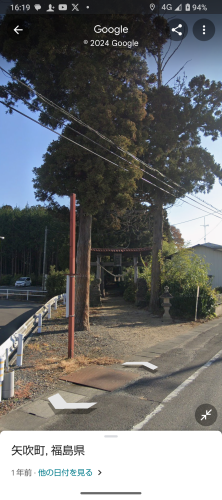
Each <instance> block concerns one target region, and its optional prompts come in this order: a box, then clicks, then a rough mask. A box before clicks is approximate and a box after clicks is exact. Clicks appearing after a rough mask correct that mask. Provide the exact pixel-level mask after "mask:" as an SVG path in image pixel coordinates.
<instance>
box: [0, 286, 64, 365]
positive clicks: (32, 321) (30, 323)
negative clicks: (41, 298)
mask: <svg viewBox="0 0 222 500" xmlns="http://www.w3.org/2000/svg"><path fill="white" fill-rule="evenodd" d="M61 299H63V301H64V302H65V294H62V295H56V296H55V297H53V298H52V299H50V300H49V301H48V302H47V303H46V304H44V306H42V307H40V309H38V311H37V312H36V313H35V314H33V315H32V316H31V317H30V318H29V319H28V320H27V321H26V322H25V323H23V325H22V326H20V328H18V330H16V331H15V332H14V333H13V334H12V335H11V336H10V337H9V338H8V339H7V340H6V341H5V342H4V343H3V344H2V345H1V346H0V356H1V357H2V356H3V357H4V358H5V359H6V349H8V356H11V355H12V353H14V352H15V351H16V349H17V347H18V339H19V334H23V339H26V338H27V336H28V334H29V333H30V330H32V328H33V327H35V326H37V325H38V324H39V322H40V323H41V320H40V315H41V318H42V317H44V316H45V315H46V314H47V312H48V313H49V309H51V306H52V305H53V304H55V309H57V301H58V300H61ZM49 317H50V316H49Z"/></svg>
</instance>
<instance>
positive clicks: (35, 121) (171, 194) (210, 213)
mask: <svg viewBox="0 0 222 500" xmlns="http://www.w3.org/2000/svg"><path fill="white" fill-rule="evenodd" d="M0 103H1V104H3V105H4V106H6V107H7V108H10V109H12V110H13V111H15V112H16V113H19V114H20V115H22V116H24V117H26V118H28V119H29V120H31V121H33V122H34V123H37V125H40V126H41V127H43V128H45V129H47V130H49V131H50V132H53V133H54V134H56V135H58V136H60V137H63V138H64V139H67V140H68V141H70V142H72V143H73V144H75V145H76V146H79V147H81V148H83V149H85V150H86V151H89V152H90V153H93V154H94V155H96V156H98V157H99V158H102V159H103V160H105V161H107V162H109V163H112V164H113V165H115V166H116V167H119V168H122V169H123V170H126V171H127V169H125V168H123V167H121V166H120V165H118V164H117V163H114V162H112V161H111V160H108V159H107V158H105V157H103V156H101V155H99V154H97V153H95V152H94V151H92V150H90V149H89V148H86V147H85V146H83V145H81V144H79V143H78V142H76V141H73V140H72V139H70V138H69V137H66V136H65V135H63V134H59V132H56V131H55V130H53V129H51V128H50V127H47V126H46V125H43V124H42V123H40V122H38V121H37V120H35V119H34V118H31V117H30V116H28V115H26V114H25V113H22V112H21V111H19V110H18V109H15V108H14V107H13V106H10V105H9V104H6V103H4V102H3V101H0ZM141 179H142V180H143V181H144V182H147V183H148V184H151V185H152V186H154V187H156V188H157V189H160V190H161V191H163V192H165V193H167V194H169V195H170V196H174V198H176V199H178V197H177V196H176V195H174V194H173V193H169V191H166V189H163V188H161V187H160V186H157V185H156V184H154V183H153V182H151V181H148V180H147V179H145V178H144V177H141ZM158 180H159V179H158ZM183 201H184V203H187V204H188V205H190V206H192V207H194V208H197V209H198V210H201V212H203V211H204V210H203V209H202V208H199V207H197V206H195V205H193V204H192V203H189V202H188V201H186V200H183ZM192 201H194V200H192ZM205 210H206V209H205ZM207 214H208V215H214V216H215V217H217V218H218V219H222V217H219V216H218V215H216V214H215V213H212V212H207Z"/></svg>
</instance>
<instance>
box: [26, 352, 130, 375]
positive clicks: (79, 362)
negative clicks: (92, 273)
mask: <svg viewBox="0 0 222 500" xmlns="http://www.w3.org/2000/svg"><path fill="white" fill-rule="evenodd" d="M122 362H123V360H122V359H116V358H111V357H108V356H101V357H97V358H91V357H89V356H84V355H83V354H81V355H80V356H76V357H75V358H73V359H67V358H66V359H61V358H58V357H54V358H46V359H45V360H44V363H43V362H42V363H38V364H36V365H35V369H36V370H62V371H63V372H64V373H70V372H74V371H76V370H79V369H80V368H83V367H84V366H88V365H113V364H115V363H122Z"/></svg>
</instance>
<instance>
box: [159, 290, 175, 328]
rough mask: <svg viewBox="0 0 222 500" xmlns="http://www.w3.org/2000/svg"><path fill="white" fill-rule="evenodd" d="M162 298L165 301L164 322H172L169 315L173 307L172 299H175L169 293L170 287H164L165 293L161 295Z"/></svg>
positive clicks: (163, 304) (163, 303)
mask: <svg viewBox="0 0 222 500" xmlns="http://www.w3.org/2000/svg"><path fill="white" fill-rule="evenodd" d="M160 298H161V299H163V302H162V306H163V307H164V313H163V318H162V321H164V322H165V321H168V322H169V321H170V322H171V321H172V318H171V316H170V313H169V309H170V307H171V303H170V299H172V298H173V295H171V294H170V293H169V287H168V286H165V287H164V293H163V294H162V295H160Z"/></svg>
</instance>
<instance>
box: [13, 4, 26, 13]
mask: <svg viewBox="0 0 222 500" xmlns="http://www.w3.org/2000/svg"><path fill="white" fill-rule="evenodd" d="M10 7H11V9H12V10H13V11H16V12H21V11H25V10H30V8H31V7H30V5H29V4H26V5H24V4H23V5H19V4H18V3H17V4H15V5H13V4H12V5H10Z"/></svg>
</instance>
